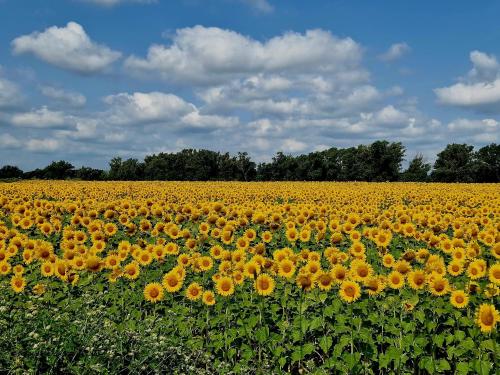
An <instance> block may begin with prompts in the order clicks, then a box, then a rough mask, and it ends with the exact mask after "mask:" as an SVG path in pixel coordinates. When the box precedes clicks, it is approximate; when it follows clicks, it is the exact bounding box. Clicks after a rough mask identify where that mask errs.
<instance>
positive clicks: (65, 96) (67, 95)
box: [40, 86, 87, 107]
mask: <svg viewBox="0 0 500 375" xmlns="http://www.w3.org/2000/svg"><path fill="white" fill-rule="evenodd" d="M40 91H41V93H42V94H43V95H44V96H46V97H47V98H50V99H53V100H55V101H57V102H60V103H62V104H67V105H69V106H72V107H83V106H84V105H85V103H86V102H87V98H86V97H85V96H84V95H82V94H80V93H78V92H74V91H67V90H63V89H61V88H57V87H52V86H41V87H40Z"/></svg>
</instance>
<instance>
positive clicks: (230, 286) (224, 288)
mask: <svg viewBox="0 0 500 375" xmlns="http://www.w3.org/2000/svg"><path fill="white" fill-rule="evenodd" d="M215 288H216V290H217V293H218V294H220V295H221V296H224V297H227V296H230V295H231V294H233V293H234V283H233V280H232V279H231V278H230V277H227V276H222V277H221V278H220V279H219V280H217V282H216V284H215Z"/></svg>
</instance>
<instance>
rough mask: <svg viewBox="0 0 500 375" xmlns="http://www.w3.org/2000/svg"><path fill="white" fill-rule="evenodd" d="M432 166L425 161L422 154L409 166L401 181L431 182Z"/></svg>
mask: <svg viewBox="0 0 500 375" xmlns="http://www.w3.org/2000/svg"><path fill="white" fill-rule="evenodd" d="M430 170H431V165H430V164H429V163H426V162H425V161H424V156H423V155H422V154H417V155H416V156H415V157H414V158H413V159H412V160H411V161H410V164H409V165H408V168H407V169H406V170H405V171H404V172H403V173H402V174H401V180H403V181H414V182H425V181H428V180H429V172H430Z"/></svg>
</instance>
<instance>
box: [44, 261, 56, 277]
mask: <svg viewBox="0 0 500 375" xmlns="http://www.w3.org/2000/svg"><path fill="white" fill-rule="evenodd" d="M41 271H42V276H45V277H49V276H52V275H53V274H54V265H53V264H52V263H51V262H49V261H47V262H43V263H42V266H41Z"/></svg>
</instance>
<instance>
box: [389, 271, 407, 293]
mask: <svg viewBox="0 0 500 375" xmlns="http://www.w3.org/2000/svg"><path fill="white" fill-rule="evenodd" d="M387 284H388V285H389V287H391V288H392V289H401V288H402V287H403V286H404V285H405V277H404V275H403V274H401V273H400V272H398V271H392V272H391V273H390V274H389V275H388V276H387Z"/></svg>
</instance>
